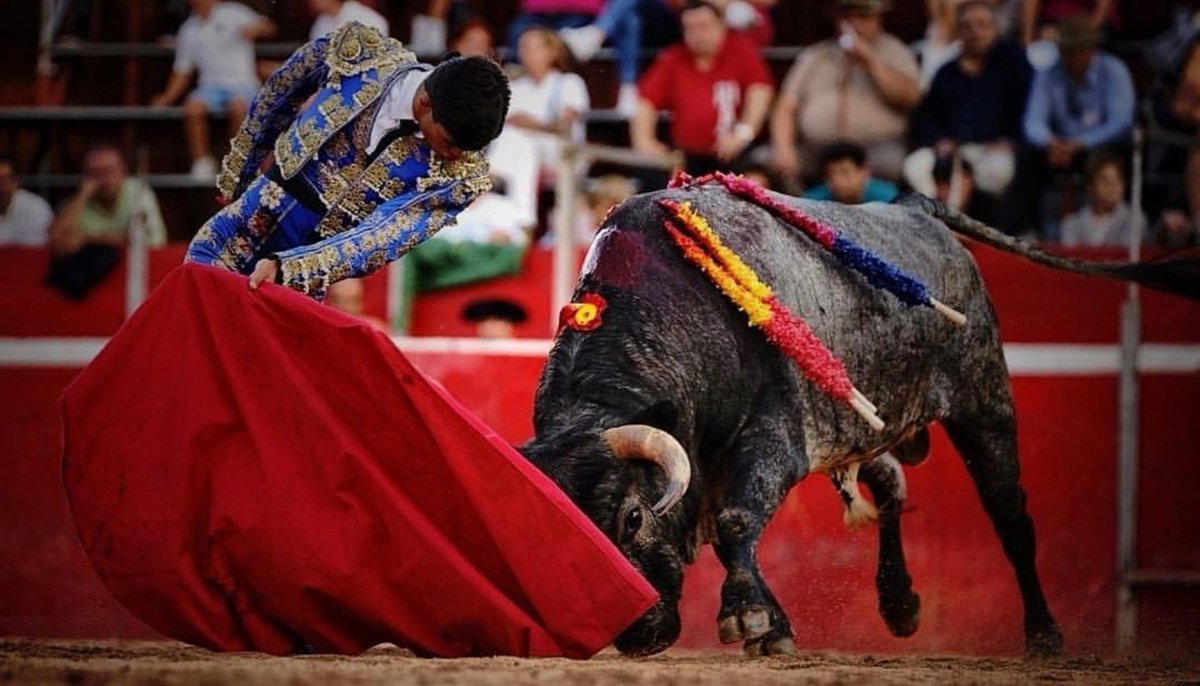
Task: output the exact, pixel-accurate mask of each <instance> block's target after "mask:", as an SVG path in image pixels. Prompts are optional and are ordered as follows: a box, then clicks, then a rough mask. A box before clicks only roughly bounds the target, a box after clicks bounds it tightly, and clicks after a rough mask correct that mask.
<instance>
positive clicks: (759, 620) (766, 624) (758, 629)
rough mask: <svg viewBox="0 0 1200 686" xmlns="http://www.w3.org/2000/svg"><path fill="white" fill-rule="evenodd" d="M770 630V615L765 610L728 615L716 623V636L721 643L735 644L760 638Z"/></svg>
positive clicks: (751, 610) (758, 609)
mask: <svg viewBox="0 0 1200 686" xmlns="http://www.w3.org/2000/svg"><path fill="white" fill-rule="evenodd" d="M770 630H771V613H770V611H769V610H767V609H765V608H754V609H750V610H745V611H743V612H742V613H741V614H740V615H729V616H728V617H725V618H724V619H722V620H720V621H719V622H718V623H717V635H718V636H719V637H720V639H721V642H722V643H735V642H737V641H749V640H751V639H755V638H760V637H762V636H764V635H766V633H767V632H768V631H770Z"/></svg>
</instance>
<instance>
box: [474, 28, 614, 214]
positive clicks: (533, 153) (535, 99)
mask: <svg viewBox="0 0 1200 686" xmlns="http://www.w3.org/2000/svg"><path fill="white" fill-rule="evenodd" d="M519 56H520V61H521V67H522V68H523V69H524V72H525V73H524V74H523V75H522V76H521V77H520V78H517V79H514V80H513V81H512V83H511V88H512V100H511V101H510V103H509V107H508V119H507V122H506V124H505V127H504V131H502V132H501V134H500V136H499V137H498V138H497V139H496V141H495V142H494V143H493V144H492V147H491V149H490V151H489V156H488V157H489V159H490V161H491V168H492V171H493V172H494V173H495V174H497V175H498V176H500V178H502V179H504V183H505V187H506V194H507V195H508V197H509V198H512V200H513V201H514V202H515V203H517V205H518V206H519V207H520V208H521V209H522V210H523V212H524V213H525V216H526V217H527V221H526V224H533V223H535V222H536V221H537V216H538V212H537V209H538V208H537V199H538V189H539V187H540V185H541V183H540V182H541V180H542V179H546V180H547V181H550V180H552V179H553V178H554V177H555V176H556V175H557V174H558V170H559V168H560V166H561V164H562V146H563V143H564V141H568V140H569V141H575V142H582V141H583V134H584V131H583V121H582V116H583V115H584V114H585V113H586V112H587V111H588V109H589V108H590V107H591V102H590V99H589V97H588V90H587V85H586V84H585V83H584V82H583V79H582V78H580V76H579V75H578V74H576V73H574V72H572V71H570V65H569V63H568V62H569V58H568V55H567V49H566V46H564V45H563V43H562V40H561V39H560V38H559V37H558V34H557V33H555V32H554V31H551V30H550V29H548V28H546V27H542V26H533V27H530V28H528V29H526V31H525V33H524V34H522V35H521V41H520V48H519Z"/></svg>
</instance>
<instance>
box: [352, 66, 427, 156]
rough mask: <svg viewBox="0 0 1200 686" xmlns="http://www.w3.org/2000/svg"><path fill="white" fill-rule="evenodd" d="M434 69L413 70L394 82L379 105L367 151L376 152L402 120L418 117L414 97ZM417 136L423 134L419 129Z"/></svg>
mask: <svg viewBox="0 0 1200 686" xmlns="http://www.w3.org/2000/svg"><path fill="white" fill-rule="evenodd" d="M432 73H433V71H432V70H429V71H419V70H413V71H410V72H409V73H408V75H407V76H405V77H404V78H401V79H399V80H397V81H396V83H394V84H392V89H391V90H390V91H388V94H387V95H386V96H384V100H383V104H382V105H380V106H379V114H377V115H376V116H375V123H374V125H372V126H371V144H370V145H369V146H368V147H367V152H368V153H372V152H375V147H376V146H378V145H379V142H380V141H382V140H383V137H384V136H386V135H387V132H388V131H391V130H392V129H394V128H396V127H397V126H399V125H400V122H402V121H404V120H405V119H416V116H415V115H414V114H413V98H414V97H416V95H417V88H419V87H420V86H421V84H422V83H425V79H427V78H429V75H430V74H432ZM416 135H417V136H421V133H420V132H419V131H418V132H417V134H416Z"/></svg>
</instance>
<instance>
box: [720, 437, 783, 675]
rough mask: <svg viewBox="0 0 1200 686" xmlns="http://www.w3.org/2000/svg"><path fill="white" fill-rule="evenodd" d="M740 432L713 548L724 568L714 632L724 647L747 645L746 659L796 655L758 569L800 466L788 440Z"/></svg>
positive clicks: (774, 601)
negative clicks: (762, 541)
mask: <svg viewBox="0 0 1200 686" xmlns="http://www.w3.org/2000/svg"><path fill="white" fill-rule="evenodd" d="M752 433H753V432H752V431H751V430H744V431H743V434H742V439H743V440H742V444H741V446H740V447H739V449H738V451H737V454H736V456H735V457H734V464H733V465H732V470H731V474H730V480H729V483H730V485H729V488H728V490H727V491H726V496H725V501H724V504H723V506H722V508H721V510H720V512H718V513H717V518H716V534H717V536H716V540H715V541H714V543H713V548H714V550H715V551H716V553H717V558H718V559H720V560H721V564H722V565H724V567H725V571H726V576H725V583H724V584H722V586H721V610H720V612H719V613H718V615H717V629H718V633H719V636H720V639H721V641H722V642H723V643H733V642H735V641H745V650H746V654H747V655H750V656H757V655H771V654H787V653H794V652H795V651H796V645H795V643H794V642H793V641H792V627H791V624H790V623H789V622H788V618H787V616H786V615H785V614H784V613H783V609H782V608H781V607H780V606H779V603H778V602H777V601H776V600H775V597H774V596H773V595H772V594H771V591H770V589H769V588H767V584H766V582H765V581H764V580H763V577H762V572H761V570H759V567H758V558H757V548H758V541H759V538H760V537H761V536H762V533H763V530H764V529H765V528H766V525H767V522H768V521H770V519H771V516H772V515H773V514H775V510H776V509H778V507H779V504H780V503H781V502H783V499H784V497H785V496H786V495H787V493H788V491H789V490H790V489H791V487H792V485H793V484H795V482H796V478H797V476H798V472H799V465H798V463H797V462H796V460H795V459H794V458H793V457H792V456H793V455H795V454H797V453H796V452H793V451H792V450H790V444H791V443H790V441H788V440H787V438H786V437H780V436H778V435H776V434H774V433H772V434H771V435H767V436H759V437H758V438H757V439H756V438H755V437H752V436H751V435H750V434H752Z"/></svg>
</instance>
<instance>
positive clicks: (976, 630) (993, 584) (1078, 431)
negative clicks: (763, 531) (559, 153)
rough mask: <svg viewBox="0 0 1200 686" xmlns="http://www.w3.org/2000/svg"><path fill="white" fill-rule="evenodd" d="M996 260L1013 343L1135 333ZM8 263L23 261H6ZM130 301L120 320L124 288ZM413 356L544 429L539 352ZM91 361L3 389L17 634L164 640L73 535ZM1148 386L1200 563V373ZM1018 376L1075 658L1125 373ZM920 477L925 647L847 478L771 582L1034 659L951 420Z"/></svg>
mask: <svg viewBox="0 0 1200 686" xmlns="http://www.w3.org/2000/svg"><path fill="white" fill-rule="evenodd" d="M977 257H978V259H979V262H980V265H981V268H982V269H983V271H984V274H985V278H986V279H987V281H988V284H989V287H990V288H991V290H992V292H993V296H994V298H995V300H996V303H997V309H998V311H999V313H1000V317H1001V323H1002V324H1001V327H1002V331H1003V333H1004V336H1005V339H1006V340H1007V341H1010V342H1014V341H1017V342H1025V343H1058V342H1071V343H1112V342H1114V341H1115V340H1116V333H1117V315H1116V314H1115V313H1116V312H1117V307H1118V304H1119V301H1120V298H1121V297H1122V296H1123V293H1124V289H1123V287H1121V286H1119V285H1112V284H1105V283H1103V282H1097V281H1095V280H1089V279H1083V278H1079V277H1074V276H1069V275H1063V274H1058V273H1053V272H1050V271H1048V270H1044V269H1040V268H1035V267H1032V266H1029V265H1026V264H1025V263H1022V262H1020V261H1017V260H1014V259H1012V258H1010V257H1008V256H1006V255H1003V254H1000V253H996V252H994V251H990V250H981V251H979V252H978V253H977ZM2 258H3V255H0V265H3V259H2ZM176 260H177V257H176ZM164 263H165V264H174V262H170V261H166V262H164ZM31 273H32V270H31ZM544 273H545V272H542V273H541V276H544ZM0 274H5V275H8V274H11V272H10V271H9V270H8V269H6V268H4V267H3V266H0ZM527 276H528V278H529V280H530V281H529V283H531V284H537V283H538V278H539V274H537V273H532V274H529V275H527ZM3 278H5V279H7V278H8V277H7V276H5V277H3ZM545 283H546V282H545V281H540V284H541V285H537V286H536V288H537V289H538V290H537V291H536V293H537V295H534V296H530V297H534V298H540V297H543V296H544V292H545V290H547V288H546V287H545V286H544V284H545ZM529 288H530V289H533V288H534V286H530V287H529ZM456 290H457V289H456ZM468 291H469V289H468ZM525 292H526V293H528V292H531V291H525ZM0 293H2V291H0ZM10 295H11V292H10ZM117 295H118V297H117V299H116V303H117V312H119V307H120V305H119V302H120V298H119V289H118V290H117ZM470 295H471V294H470V293H469V292H467V291H463V292H459V293H457V294H456V293H453V292H450V293H443V294H441V295H440V296H439V297H441V298H447V299H448V300H444V302H447V303H449V302H451V301H452V300H453V299H454V298H456V297H459V296H462V297H468V296H470ZM4 297H8V296H3V295H0V311H3V310H5V309H7V308H8V307H11V306H12V303H11V301H10V302H9V303H8V304H6V302H5V301H4V300H3V298H4ZM38 302H39V303H40V304H41V306H44V307H48V308H49V307H52V306H51V305H47V304H45V302H43V301H38ZM444 306H445V307H450V305H449V304H447V305H444ZM1144 306H1145V319H1146V327H1145V330H1146V335H1145V338H1146V339H1147V340H1149V341H1154V342H1187V343H1195V342H1197V341H1200V316H1198V315H1200V309H1198V307H1197V306H1196V305H1195V304H1193V303H1186V302H1184V301H1182V300H1179V299H1177V298H1172V297H1169V296H1159V295H1153V294H1151V295H1147V296H1146V297H1145V299H1144ZM8 311H9V312H12V310H8ZM23 311H24V312H25V313H26V314H25V318H26V319H29V318H34V319H36V320H38V321H40V322H42V323H44V322H46V321H54V322H58V324H56V325H58V326H66V325H67V323H69V322H73V323H71V326H74V327H76V328H77V329H78V331H76V332H77V333H91V334H102V333H105V331H102V330H100V328H99V327H100V326H101V324H105V323H108V321H109V320H107V319H104V318H102V317H93V318H91V319H90V321H89V319H88V318H87V317H83V316H82V315H79V314H77V313H75V314H72V315H71V316H73V317H76V319H73V320H72V319H71V318H70V317H67V316H66V315H63V314H62V311H58V310H55V311H40V310H36V309H34V310H30V309H24V310H23ZM30 313H33V314H30ZM6 319H8V320H9V321H4V322H3V324H2V326H3V327H5V329H7V331H4V332H2V333H3V335H13V334H12V331H13V330H15V329H14V327H16V328H19V327H20V326H27V327H32V325H31V324H29V323H28V322H27V321H26V322H24V323H22V322H16V323H14V322H12V321H11V318H10V317H0V321H3V320H6ZM116 321H119V315H118V316H117V317H116ZM85 325H86V326H85ZM55 333H60V332H57V331H56V332H55ZM412 357H413V359H414V361H415V362H416V363H417V364H418V365H419V366H421V367H422V369H424V370H425V371H426V372H427V373H429V374H430V375H432V376H433V377H435V378H437V379H439V380H440V381H441V382H442V383H443V384H444V385H445V386H446V387H447V389H449V390H450V391H451V392H452V393H453V394H454V395H456V396H457V397H459V398H461V399H463V400H464V401H465V402H466V404H467V405H468V406H470V407H471V408H472V409H473V410H474V411H475V412H477V413H478V414H479V415H480V416H481V417H482V418H483V419H484V420H485V421H486V422H488V423H489V424H490V425H492V426H493V427H495V428H496V429H497V431H499V432H500V433H501V434H502V435H503V436H505V437H506V438H507V439H509V440H511V441H514V442H519V441H521V440H524V439H525V438H527V437H528V435H529V434H530V432H531V428H530V408H531V406H532V398H533V391H534V386H535V384H536V380H537V376H538V374H539V372H540V368H541V365H542V360H541V359H540V358H529V357H499V356H491V357H489V356H449V355H434V354H420V355H413V356H412ZM497 370H503V373H502V374H498V373H497ZM74 373H75V372H74V371H73V370H53V369H36V370H33V369H13V368H0V387H3V388H4V389H5V390H6V396H7V397H8V400H7V401H6V402H5V403H4V404H3V409H0V451H2V454H3V456H4V459H5V461H6V464H7V465H8V469H6V478H5V479H3V481H2V482H0V522H3V525H2V526H0V560H2V562H0V635H6V634H9V635H11V634H25V635H41V636H85V637H107V636H147V635H151V634H150V632H149V630H148V629H146V628H145V627H143V626H142V625H141V624H140V623H139V622H138V621H137V620H136V619H134V618H132V617H130V616H129V615H128V613H126V612H125V611H124V610H123V609H122V608H120V607H119V606H118V605H117V604H116V603H115V601H113V600H112V598H111V597H110V596H109V595H108V594H107V592H106V591H105V589H104V588H103V587H102V586H101V585H100V584H99V582H98V581H97V580H96V579H95V578H94V577H93V576H92V573H91V570H90V568H89V567H88V564H87V562H86V559H85V558H84V557H83V554H82V552H81V551H80V549H79V547H78V544H77V542H76V539H75V534H74V532H73V530H72V529H71V525H70V520H69V516H68V511H67V506H66V502H65V500H64V498H63V496H62V490H61V486H60V477H59V462H58V454H57V451H58V442H59V438H58V423H57V415H56V411H55V410H56V408H55V403H56V399H57V396H58V394H59V393H60V392H61V389H62V387H63V386H64V385H65V384H66V383H67V382H68V381H69V380H70V378H71V377H72V376H73V375H74ZM1142 384H1143V385H1142V398H1143V405H1142V411H1141V421H1142V430H1143V436H1142V441H1141V455H1142V468H1141V488H1140V490H1139V496H1140V497H1139V523H1140V526H1139V548H1138V555H1139V558H1140V560H1141V561H1142V564H1143V566H1146V567H1159V568H1166V567H1172V568H1185V569H1193V570H1195V569H1200V534H1198V533H1197V530H1196V527H1195V524H1194V516H1193V515H1191V514H1190V509H1191V508H1190V505H1191V503H1192V500H1191V498H1192V497H1194V495H1193V494H1194V493H1195V492H1196V490H1197V487H1198V486H1200V455H1198V454H1197V453H1198V451H1197V450H1196V448H1195V444H1196V442H1197V438H1198V437H1200V436H1198V434H1197V429H1196V425H1195V411H1196V408H1197V407H1200V374H1197V373H1195V372H1189V373H1184V374H1171V375H1144V376H1143V380H1142ZM1013 387H1014V392H1015V396H1016V401H1017V411H1018V418H1019V423H1020V424H1019V430H1020V437H1019V439H1020V447H1021V459H1022V467H1023V478H1022V480H1023V483H1024V484H1025V486H1026V488H1027V490H1028V493H1029V506H1030V509H1031V511H1032V514H1033V517H1034V521H1035V523H1036V526H1037V531H1038V535H1039V569H1040V570H1041V573H1042V578H1043V581H1044V584H1045V588H1046V592H1047V596H1048V598H1049V601H1050V604H1051V607H1052V609H1053V610H1054V612H1055V613H1056V615H1057V616H1058V618H1059V621H1060V623H1061V624H1062V627H1063V631H1064V634H1065V635H1066V640H1067V649H1068V650H1069V651H1070V652H1072V653H1076V654H1079V653H1108V652H1111V650H1112V646H1113V642H1112V637H1113V633H1114V617H1115V588H1116V587H1115V575H1114V570H1115V566H1116V563H1115V553H1114V542H1115V531H1116V512H1115V502H1116V467H1115V465H1116V408H1117V395H1116V394H1117V383H1116V378H1115V375H1114V374H1101V375H1089V376H1056V377H1045V376H1019V375H1018V376H1016V377H1015V378H1014V380H1013ZM909 487H910V488H909V491H910V499H909V505H910V507H911V511H910V512H909V513H908V514H907V515H906V516H905V521H904V527H905V531H904V537H905V547H906V550H907V552H908V561H909V566H910V571H911V572H912V576H913V577H914V580H915V585H916V590H917V591H918V593H920V594H921V596H922V602H923V609H922V627H921V629H920V631H918V633H917V634H916V636H914V637H912V638H910V639H895V638H892V637H890V636H889V635H888V634H887V632H886V630H885V629H884V627H883V623H882V621H881V620H880V619H879V618H878V615H877V614H876V611H875V594H874V588H873V577H874V563H875V533H874V531H873V530H865V531H858V532H851V531H847V530H846V529H845V528H844V527H843V526H842V524H841V511H840V505H839V503H838V500H837V498H836V497H835V495H834V493H833V490H832V488H831V487H830V486H829V485H828V482H827V481H826V480H824V479H823V478H821V477H816V478H813V479H809V480H807V481H806V482H804V483H803V484H801V485H800V486H799V487H797V488H796V489H795V491H794V492H793V493H792V495H791V496H790V497H789V499H788V501H787V502H786V503H785V505H784V507H783V508H782V510H781V512H780V514H779V515H778V516H777V517H776V519H775V521H774V522H773V523H772V525H771V527H770V528H769V530H768V532H767V535H766V537H765V539H764V541H763V544H762V548H761V555H760V558H761V560H762V566H763V569H764V572H765V574H766V577H767V580H768V582H770V583H771V584H772V587H773V589H774V590H775V592H776V595H777V596H779V598H780V599H781V601H782V602H783V603H784V605H785V607H786V608H787V610H788V612H789V613H790V615H791V618H792V621H793V624H794V626H795V629H796V633H797V639H798V643H799V644H800V645H801V647H802V648H806V649H842V650H852V651H860V652H861V651H880V652H910V651H915V652H945V651H951V652H969V653H985V654H1015V653H1018V652H1019V651H1020V649H1021V618H1020V600H1019V596H1018V593H1017V587H1016V583H1015V580H1014V579H1013V576H1012V573H1011V571H1010V567H1009V566H1008V563H1007V561H1006V560H1005V559H1004V556H1003V553H1002V551H1001V549H1000V546H999V543H998V541H997V540H996V538H995V536H994V534H993V533H992V531H991V527H990V524H989V523H988V521H987V519H986V517H985V516H984V514H983V512H982V509H981V507H980V505H979V502H978V499H977V498H976V496H975V494H974V492H973V488H972V486H971V484H970V481H969V479H968V477H967V475H966V471H965V469H964V468H963V466H962V462H961V460H959V459H958V457H957V456H956V455H955V453H954V452H953V450H952V449H951V448H950V447H949V445H948V443H947V441H946V439H945V437H944V435H943V434H942V433H941V432H940V430H936V431H935V432H934V451H933V455H932V456H931V458H930V460H929V461H928V462H927V463H926V464H925V465H923V466H921V467H918V468H915V469H912V470H909ZM721 579H722V571H721V569H720V566H719V564H717V563H716V561H715V559H714V558H713V556H712V555H711V553H710V552H706V553H705V554H704V556H703V557H702V559H701V561H700V562H699V563H698V564H697V565H695V566H694V567H692V568H691V569H690V570H689V572H688V578H687V583H686V585H685V593H684V599H683V608H684V633H683V636H682V638H681V641H680V645H682V646H688V647H713V646H716V645H717V643H716V631H715V622H714V618H715V615H716V611H717V603H718V592H719V586H720V582H721ZM1138 598H1139V600H1140V601H1141V602H1142V605H1141V612H1140V619H1139V634H1140V635H1139V648H1140V649H1141V650H1143V651H1146V652H1154V653H1160V654H1167V655H1176V656H1183V655H1189V654H1194V652H1195V650H1196V649H1197V648H1200V632H1197V631H1196V629H1197V627H1200V592H1197V591H1196V590H1184V589H1179V588H1172V589H1161V590H1160V589H1155V590H1142V591H1139V592H1138Z"/></svg>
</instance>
